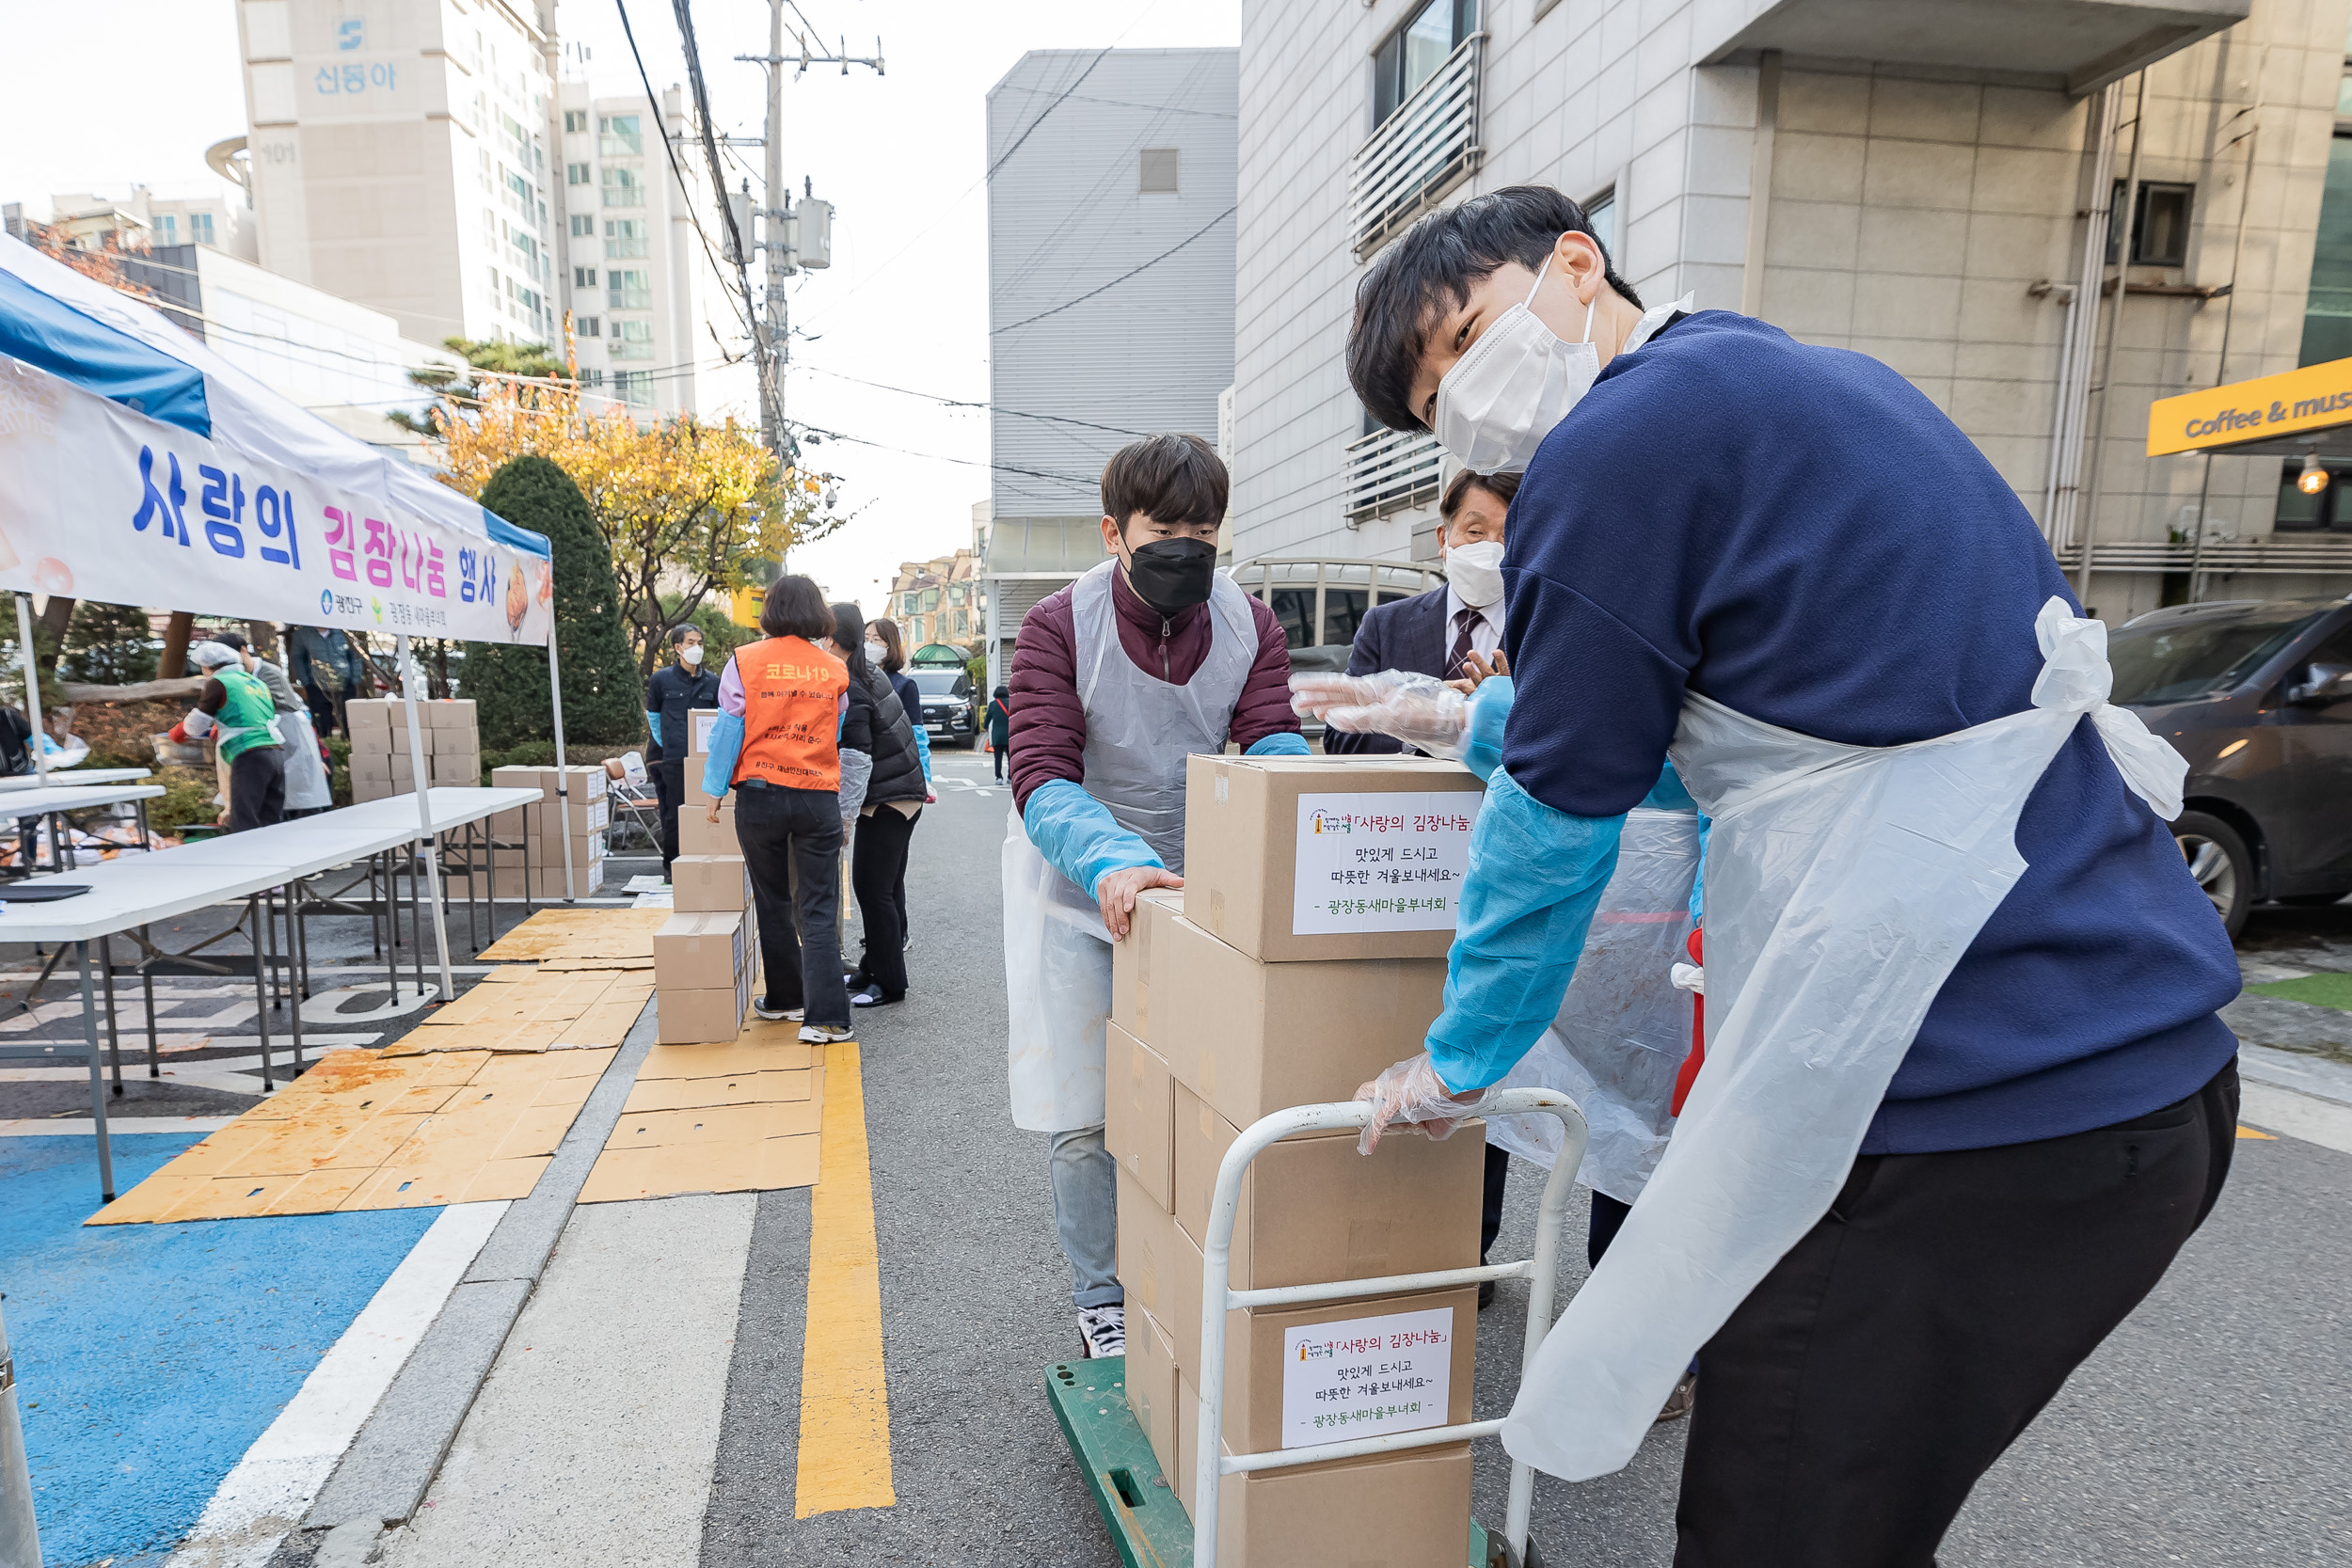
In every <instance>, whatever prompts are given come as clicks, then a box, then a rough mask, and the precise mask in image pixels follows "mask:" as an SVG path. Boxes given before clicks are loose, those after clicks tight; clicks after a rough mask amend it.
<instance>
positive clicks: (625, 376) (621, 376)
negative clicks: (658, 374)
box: [612, 371, 653, 408]
mask: <svg viewBox="0 0 2352 1568" xmlns="http://www.w3.org/2000/svg"><path fill="white" fill-rule="evenodd" d="M612 395H613V396H614V397H616V398H619V399H620V400H621V401H622V402H623V403H627V404H635V405H636V406H638V407H640V408H649V407H651V406H652V405H653V372H651V371H614V372H612Z"/></svg>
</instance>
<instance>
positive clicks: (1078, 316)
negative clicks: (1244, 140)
mask: <svg viewBox="0 0 2352 1568" xmlns="http://www.w3.org/2000/svg"><path fill="white" fill-rule="evenodd" d="M1237 70H1238V61H1237V57H1236V55H1235V53H1234V51H1232V50H1231V49H1111V50H1100V49H1083V50H1041V51H1037V52H1034V53H1031V54H1028V55H1023V56H1022V58H1021V60H1020V61H1019V62H1018V63H1017V64H1016V65H1014V66H1013V68H1012V69H1011V70H1010V71H1007V72H1006V73H1005V76H1004V78H1003V79H1002V80H1001V81H999V82H998V83H997V84H996V85H995V87H993V88H991V89H990V90H989V95H988V159H989V176H988V258H989V346H990V354H989V401H990V402H991V403H992V404H993V405H994V407H993V413H992V415H991V417H990V438H989V446H990V453H991V460H992V461H993V463H994V464H995V468H994V471H993V475H992V478H991V483H990V498H989V506H990V515H991V517H992V519H993V521H992V523H991V526H990V530H989V535H988V549H987V558H986V562H985V569H984V572H983V576H984V577H985V578H986V589H987V593H986V599H987V610H988V616H989V619H988V621H987V624H986V634H985V635H986V639H987V642H988V646H989V653H990V660H991V673H992V677H994V676H995V675H996V674H997V672H998V670H999V668H1000V666H1001V664H1002V662H1003V656H1004V653H1005V652H1006V651H1007V650H1009V647H1010V645H1011V642H1012V641H1013V639H1014V637H1015V635H1016V634H1017V632H1018V631H1019V629H1020V626H1021V618H1022V616H1024V615H1025V614H1026V613H1027V612H1028V610H1029V609H1030V607H1031V606H1033V605H1035V604H1036V603H1037V602H1038V601H1039V600H1040V599H1042V598H1044V597H1045V596H1046V595H1047V594H1051V593H1053V592H1054V591H1055V590H1056V589H1057V588H1059V587H1061V586H1062V585H1063V584H1065V583H1067V582H1069V581H1071V580H1072V579H1073V578H1075V577H1076V576H1077V575H1078V574H1079V573H1081V572H1083V571H1085V570H1086V569H1087V568H1088V567H1089V566H1092V565H1093V564H1094V563H1095V562H1098V561H1101V560H1102V559H1103V541H1102V532H1101V522H1100V520H1101V517H1102V515H1103V507H1102V493H1101V487H1100V480H1101V476H1102V471H1103V465H1104V462H1106V461H1107V460H1108V459H1109V457H1110V455H1111V453H1113V452H1114V451H1118V450H1119V449H1120V447H1121V446H1124V445H1125V444H1126V443H1127V442H1129V441H1131V440H1134V439H1135V438H1136V436H1139V435H1146V434H1151V433H1154V432H1158V431H1189V432H1192V433H1194V434H1196V435H1199V436H1202V437H1204V438H1206V439H1209V440H1211V441H1214V440H1215V439H1216V434H1217V397H1218V394H1219V393H1221V392H1222V391H1223V390H1224V389H1225V388H1226V387H1228V386H1229V385H1230V384H1231V383H1232V379H1233V373H1232V372H1233V212H1234V206H1235V192H1234V161H1233V160H1234V125H1235V118H1234V117H1235V115H1236V113H1237V108H1236V103H1235V94H1236V90H1237V89H1236V82H1237V77H1236V72H1237Z"/></svg>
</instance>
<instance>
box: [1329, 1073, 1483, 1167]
mask: <svg viewBox="0 0 2352 1568" xmlns="http://www.w3.org/2000/svg"><path fill="white" fill-rule="evenodd" d="M1356 1098H1357V1099H1359V1100H1369V1101H1372V1107H1373V1109H1372V1125H1371V1126H1369V1127H1367V1128H1365V1129H1364V1131H1363V1133H1362V1135H1361V1136H1359V1138H1358V1139H1357V1140H1356V1152H1358V1153H1359V1154H1369V1153H1371V1152H1372V1151H1373V1150H1374V1149H1375V1148H1379V1147H1380V1134H1381V1133H1383V1132H1387V1131H1388V1130H1389V1129H1390V1128H1391V1127H1404V1128H1407V1129H1409V1130H1411V1131H1412V1132H1419V1133H1421V1134H1422V1136H1424V1137H1428V1138H1436V1139H1439V1140H1442V1139H1446V1138H1450V1137H1452V1136H1454V1128H1455V1127H1456V1126H1458V1125H1460V1124H1461V1123H1462V1122H1463V1121H1465V1120H1467V1119H1468V1118H1470V1117H1474V1116H1476V1115H1477V1114H1478V1113H1479V1110H1480V1108H1481V1107H1483V1106H1484V1105H1485V1104H1486V1090H1485V1089H1472V1090H1470V1093H1468V1094H1463V1095H1457V1094H1455V1093H1454V1091H1453V1090H1452V1089H1449V1088H1447V1087H1446V1086H1445V1081H1444V1080H1443V1079H1441V1078H1439V1077H1438V1069H1437V1068H1436V1067H1435V1066H1434V1065H1432V1064H1431V1062H1430V1060H1429V1053H1428V1052H1426V1051H1424V1052H1422V1053H1421V1054H1420V1055H1418V1056H1415V1057H1412V1058H1411V1059H1410V1060H1407V1061H1402V1062H1399V1063H1397V1064H1396V1066H1394V1067H1392V1068H1391V1069H1389V1070H1388V1071H1386V1072H1384V1073H1382V1074H1381V1075H1380V1076H1379V1077H1377V1078H1375V1079H1374V1080H1373V1081H1372V1082H1371V1083H1369V1084H1366V1085H1364V1086H1363V1087H1361V1088H1359V1089H1358V1090H1357V1091H1356Z"/></svg>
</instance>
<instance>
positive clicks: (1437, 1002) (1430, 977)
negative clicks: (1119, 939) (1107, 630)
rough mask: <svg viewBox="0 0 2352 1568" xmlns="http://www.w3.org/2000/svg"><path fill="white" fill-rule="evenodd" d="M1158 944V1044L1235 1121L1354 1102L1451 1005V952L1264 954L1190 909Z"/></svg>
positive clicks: (1184, 1079) (1160, 932)
mask: <svg viewBox="0 0 2352 1568" xmlns="http://www.w3.org/2000/svg"><path fill="white" fill-rule="evenodd" d="M1193 760H1194V761H1196V762H1198V761H1199V760H1200V759H1199V758H1197V757H1196V758H1195V759H1193ZM1151 989H1152V1048H1153V1049H1154V1050H1156V1051H1158V1052H1159V1053H1160V1054H1161V1055H1162V1056H1163V1057H1165V1058H1166V1059H1167V1061H1168V1066H1169V1067H1170V1068H1171V1069H1174V1070H1175V1074H1176V1080H1177V1082H1179V1083H1181V1084H1184V1085H1188V1086H1189V1087H1190V1088H1192V1090H1193V1091H1194V1092H1195V1093H1197V1094H1199V1095H1200V1098H1201V1099H1202V1100H1204V1101H1208V1102H1209V1104H1211V1105H1212V1106H1214V1107H1216V1111H1217V1113H1218V1114H1219V1115H1220V1116H1222V1117H1225V1119H1226V1120H1228V1121H1230V1122H1232V1124H1233V1125H1234V1126H1236V1127H1247V1126H1248V1125H1249V1124H1250V1123H1251V1122H1253V1121H1256V1120H1257V1119H1258V1118H1259V1117H1263V1116H1266V1115H1268V1114H1270V1113H1272V1112H1275V1111H1279V1110H1284V1109H1287V1108H1288V1107H1290V1106H1293V1105H1314V1104H1321V1103H1324V1102H1326V1101H1337V1100H1353V1099H1354V1098H1355V1097H1356V1090H1357V1089H1358V1087H1359V1086H1360V1085H1363V1084H1365V1083H1366V1082H1368V1081H1370V1080H1371V1079H1373V1078H1375V1077H1377V1076H1379V1074H1380V1073H1381V1072H1382V1071H1383V1070H1384V1069H1387V1068H1389V1067H1391V1066H1392V1065H1393V1064H1395V1063H1397V1062H1400V1061H1402V1060H1404V1059H1405V1058H1406V1057H1407V1056H1411V1055H1415V1054H1417V1053H1419V1052H1420V1051H1421V1049H1422V1042H1423V1039H1424V1037H1426V1035H1427V1034H1428V1030H1429V1025H1430V1024H1431V1023H1432V1022H1436V1020H1437V1017H1438V1011H1439V1010H1440V1009H1441V1008H1442V1006H1444V1001H1445V960H1444V959H1443V958H1354V959H1329V960H1326V961H1324V962H1320V963H1279V964H1277V963H1260V962H1259V961H1258V960H1256V959H1254V958H1250V957H1248V955H1247V954H1244V953H1242V952H1240V951H1238V950H1237V949H1235V948H1232V947H1230V946H1228V945H1226V944H1225V943H1224V942H1219V941H1218V940H1217V939H1216V937H1214V936H1211V935H1210V934H1209V933H1208V932H1207V931H1205V930H1203V929H1202V928H1201V927H1199V926H1197V925H1195V924H1194V923H1193V922H1192V921H1191V920H1190V919H1189V918H1183V919H1177V920H1172V921H1168V922H1167V923H1166V925H1165V926H1163V927H1158V928H1157V929H1155V930H1154V932H1153V934H1152V986H1151Z"/></svg>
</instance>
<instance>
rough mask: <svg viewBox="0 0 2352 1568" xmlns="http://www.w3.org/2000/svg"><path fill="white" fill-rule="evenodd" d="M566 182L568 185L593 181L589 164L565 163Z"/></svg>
mask: <svg viewBox="0 0 2352 1568" xmlns="http://www.w3.org/2000/svg"><path fill="white" fill-rule="evenodd" d="M564 183H565V184H567V185H585V184H589V183H592V181H591V179H590V177H589V173H588V166H587V165H586V164H565V165H564Z"/></svg>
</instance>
